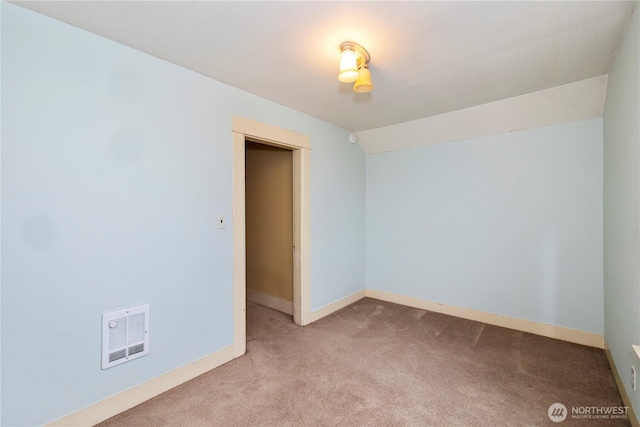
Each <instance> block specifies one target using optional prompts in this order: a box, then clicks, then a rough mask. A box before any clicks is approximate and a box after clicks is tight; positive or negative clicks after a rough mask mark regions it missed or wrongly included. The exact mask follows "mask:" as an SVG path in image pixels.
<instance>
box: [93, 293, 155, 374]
mask: <svg viewBox="0 0 640 427" xmlns="http://www.w3.org/2000/svg"><path fill="white" fill-rule="evenodd" d="M147 354H149V304H145V305H140V306H137V307H131V308H127V309H125V310H118V311H112V312H110V313H104V314H103V315H102V369H107V368H111V367H112V366H116V365H119V364H121V363H124V362H128V361H130V360H133V359H137V358H138V357H142V356H146V355H147Z"/></svg>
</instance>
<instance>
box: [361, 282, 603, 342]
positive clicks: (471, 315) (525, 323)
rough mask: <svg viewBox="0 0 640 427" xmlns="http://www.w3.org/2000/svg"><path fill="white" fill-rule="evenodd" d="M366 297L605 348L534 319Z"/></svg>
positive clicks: (597, 338) (589, 335)
mask: <svg viewBox="0 0 640 427" xmlns="http://www.w3.org/2000/svg"><path fill="white" fill-rule="evenodd" d="M366 296H367V297H369V298H375V299H379V300H382V301H388V302H393V303H396V304H402V305H406V306H409V307H415V308H420V309H423V310H428V311H435V312H437V313H442V314H448V315H450V316H455V317H461V318H463V319H469V320H475V321H476V322H482V323H487V324H489V325H495V326H501V327H503V328H509V329H515V330H516V331H522V332H528V333H531V334H536V335H541V336H543V337H549V338H555V339H558V340H562V341H568V342H572V343H576V344H582V345H587V346H589V347H596V348H604V336H603V335H601V334H596V333H593V332H587V331H580V330H578V329H571V328H566V327H564V326H557V325H549V324H547V323H540V322H534V321H532V320H525V319H517V318H515V317H509V316H503V315H501V314H495V313H487V312H484V311H479V310H474V309H471V308H465V307H456V306H453V305H447V304H440V303H437V302H432V301H427V300H423V299H419V298H414V297H409V296H406V295H398V294H393V293H390V292H384V291H377V290H374V289H367V290H366Z"/></svg>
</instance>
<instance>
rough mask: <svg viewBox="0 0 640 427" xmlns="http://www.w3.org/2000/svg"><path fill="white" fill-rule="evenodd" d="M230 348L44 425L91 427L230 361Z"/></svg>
mask: <svg viewBox="0 0 640 427" xmlns="http://www.w3.org/2000/svg"><path fill="white" fill-rule="evenodd" d="M233 358H234V357H233V346H229V347H225V348H223V349H222V350H219V351H216V352H215V353H211V354H210V355H208V356H205V357H203V358H202V359H199V360H196V361H195V362H192V363H190V364H188V365H185V366H182V367H180V368H178V369H175V370H173V371H171V372H167V373H166V374H164V375H161V376H159V377H157V378H154V379H152V380H149V381H147V382H145V383H142V384H140V385H137V386H135V387H133V388H130V389H129V390H126V391H123V392H122V393H119V394H116V395H115V396H111V397H109V398H107V399H105V400H102V401H100V402H98V403H94V404H93V405H90V406H87V407H86V408H84V409H81V410H79V411H77V412H74V413H72V414H70V415H67V416H65V417H63V418H60V419H58V420H56V421H53V422H51V423H49V424H47V427H49V426H51V427H53V426H55V427H62V426H64V427H71V426H94V425H96V424H98V423H100V422H102V421H104V420H106V419H108V418H111V417H113V416H114V415H118V414H119V413H121V412H124V411H126V410H127V409H131V408H133V407H134V406H137V405H139V404H141V403H142V402H145V401H147V400H149V399H151V398H152V397H156V396H158V395H159V394H161V393H164V392H165V391H167V390H171V389H172V388H174V387H177V386H179V385H180V384H182V383H185V382H187V381H189V380H191V379H193V378H195V377H197V376H199V375H202V374H204V373H205V372H208V371H210V370H212V369H214V368H217V367H218V366H220V365H223V364H225V363H227V362H229V361H231V360H232V359H233Z"/></svg>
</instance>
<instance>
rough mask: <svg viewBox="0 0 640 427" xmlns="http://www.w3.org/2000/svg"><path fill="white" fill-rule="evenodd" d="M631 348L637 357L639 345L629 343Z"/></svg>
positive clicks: (639, 350) (639, 353) (639, 356)
mask: <svg viewBox="0 0 640 427" xmlns="http://www.w3.org/2000/svg"><path fill="white" fill-rule="evenodd" d="M631 348H632V349H633V351H634V352H635V353H636V356H638V358H640V345H633V344H631Z"/></svg>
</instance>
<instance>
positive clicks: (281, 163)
mask: <svg viewBox="0 0 640 427" xmlns="http://www.w3.org/2000/svg"><path fill="white" fill-rule="evenodd" d="M245 236H246V254H247V255H246V263H247V267H246V268H247V273H246V278H247V300H248V301H251V302H254V303H256V304H260V305H263V306H265V307H268V308H271V309H273V310H277V311H280V312H282V313H285V314H288V315H290V316H293V155H292V151H291V150H289V149H286V148H281V147H275V146H273V145H266V144H260V143H259V142H254V141H251V140H248V139H246V140H245Z"/></svg>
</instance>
